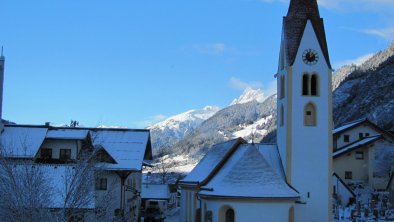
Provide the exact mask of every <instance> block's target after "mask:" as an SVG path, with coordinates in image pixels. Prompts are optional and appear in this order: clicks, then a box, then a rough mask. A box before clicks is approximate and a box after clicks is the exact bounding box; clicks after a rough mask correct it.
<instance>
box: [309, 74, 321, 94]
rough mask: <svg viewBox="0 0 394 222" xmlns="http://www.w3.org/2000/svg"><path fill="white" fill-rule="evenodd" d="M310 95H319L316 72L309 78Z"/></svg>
mask: <svg viewBox="0 0 394 222" xmlns="http://www.w3.org/2000/svg"><path fill="white" fill-rule="evenodd" d="M311 95H312V96H318V95H319V76H318V75H317V74H313V75H312V78H311Z"/></svg>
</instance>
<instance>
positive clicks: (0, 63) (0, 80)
mask: <svg viewBox="0 0 394 222" xmlns="http://www.w3.org/2000/svg"><path fill="white" fill-rule="evenodd" d="M4 64H5V57H4V56H3V46H2V47H1V55H0V132H2V131H3V129H4V124H3V85H4Z"/></svg>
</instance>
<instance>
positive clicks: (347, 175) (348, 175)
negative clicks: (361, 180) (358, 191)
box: [345, 171, 353, 180]
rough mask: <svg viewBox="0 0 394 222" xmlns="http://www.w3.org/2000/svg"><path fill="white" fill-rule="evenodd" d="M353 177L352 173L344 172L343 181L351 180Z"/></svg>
mask: <svg viewBox="0 0 394 222" xmlns="http://www.w3.org/2000/svg"><path fill="white" fill-rule="evenodd" d="M352 178H353V175H352V171H345V179H349V180H350V179H352Z"/></svg>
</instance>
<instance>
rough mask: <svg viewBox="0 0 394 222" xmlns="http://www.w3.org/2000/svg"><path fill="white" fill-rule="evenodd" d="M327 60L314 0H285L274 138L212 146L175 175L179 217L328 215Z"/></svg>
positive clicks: (216, 221)
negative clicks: (274, 141)
mask: <svg viewBox="0 0 394 222" xmlns="http://www.w3.org/2000/svg"><path fill="white" fill-rule="evenodd" d="M331 73H332V69H331V64H330V60H329V53H328V47H327V43H326V37H325V31H324V24H323V20H322V19H321V18H320V14H319V10H318V5H317V1H316V0H291V1H290V7H289V10H288V13H287V16H286V17H284V19H283V29H282V41H281V47H280V56H279V65H278V73H277V74H276V78H277V86H278V87H277V88H278V97H277V113H278V115H277V116H278V122H277V126H278V128H277V144H247V143H245V141H243V140H242V139H237V140H232V141H229V142H226V143H222V144H217V145H215V146H213V147H212V148H211V149H210V150H209V151H208V153H207V154H206V156H205V157H204V158H203V159H202V160H201V161H200V163H199V164H198V165H197V166H196V167H195V168H194V169H193V170H192V172H191V173H190V174H189V175H188V176H187V177H186V178H185V179H184V180H182V181H180V183H179V184H180V187H181V190H182V192H181V212H180V213H181V216H180V217H181V219H180V221H181V222H184V221H187V222H197V221H206V222H208V221H209V222H211V221H213V222H233V221H260V222H264V221H267V222H271V221H299V222H309V221H331V220H332V198H331V196H332V190H331V189H332V175H333V174H332V90H331Z"/></svg>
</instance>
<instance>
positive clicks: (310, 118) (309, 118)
mask: <svg viewBox="0 0 394 222" xmlns="http://www.w3.org/2000/svg"><path fill="white" fill-rule="evenodd" d="M304 125H305V126H316V108H315V106H314V105H313V104H312V103H308V104H307V105H306V106H305V108H304Z"/></svg>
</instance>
